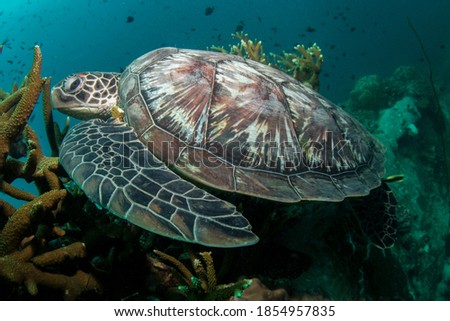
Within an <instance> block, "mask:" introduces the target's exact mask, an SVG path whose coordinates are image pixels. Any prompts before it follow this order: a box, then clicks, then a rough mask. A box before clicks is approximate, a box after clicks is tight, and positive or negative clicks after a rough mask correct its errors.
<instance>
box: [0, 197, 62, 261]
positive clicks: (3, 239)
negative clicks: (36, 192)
mask: <svg viewBox="0 0 450 321" xmlns="http://www.w3.org/2000/svg"><path fill="white" fill-rule="evenodd" d="M66 194H67V191H66V190H53V191H50V192H47V193H45V194H42V195H41V196H39V197H37V198H35V199H34V200H32V201H31V202H29V203H26V204H24V205H22V206H21V207H19V208H18V209H17V211H16V212H15V213H14V214H13V215H12V216H11V217H10V219H9V220H8V222H7V223H6V224H5V226H4V227H3V229H2V231H1V232H0V257H1V256H4V255H6V254H8V253H11V252H12V251H14V250H15V249H17V248H18V245H19V244H20V241H21V240H22V239H23V238H24V237H25V236H26V235H27V232H28V233H29V229H30V227H31V224H32V220H33V219H34V216H35V215H36V214H38V213H39V212H41V211H49V210H52V209H54V208H56V206H57V204H58V203H59V202H60V201H62V200H63V198H64V197H66Z"/></svg>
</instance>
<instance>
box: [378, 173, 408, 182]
mask: <svg viewBox="0 0 450 321" xmlns="http://www.w3.org/2000/svg"><path fill="white" fill-rule="evenodd" d="M404 177H405V175H403V174H398V175H391V176H388V177H386V178H385V179H383V182H386V183H401V182H403V178H404Z"/></svg>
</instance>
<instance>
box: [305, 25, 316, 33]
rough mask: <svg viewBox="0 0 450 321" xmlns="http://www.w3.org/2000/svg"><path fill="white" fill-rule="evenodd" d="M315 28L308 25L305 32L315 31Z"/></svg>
mask: <svg viewBox="0 0 450 321" xmlns="http://www.w3.org/2000/svg"><path fill="white" fill-rule="evenodd" d="M315 31H316V29H314V28H313V27H311V26H309V27H307V28H306V32H315Z"/></svg>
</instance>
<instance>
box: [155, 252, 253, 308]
mask: <svg viewBox="0 0 450 321" xmlns="http://www.w3.org/2000/svg"><path fill="white" fill-rule="evenodd" d="M153 252H154V253H155V254H156V255H157V256H159V257H160V258H161V259H162V260H163V261H166V262H169V263H171V264H172V265H173V266H175V267H176V269H177V271H178V273H179V275H180V278H181V279H182V280H184V283H185V284H186V285H181V284H180V285H178V290H179V291H180V292H182V293H183V294H184V295H186V297H187V299H189V300H194V299H195V300H199V299H202V300H226V299H229V298H231V297H232V296H234V295H236V293H237V295H238V296H240V295H241V293H242V291H243V290H244V289H245V288H247V287H248V286H249V285H250V284H251V280H247V279H244V280H240V281H237V282H235V283H230V284H220V285H217V276H216V271H215V268H214V262H213V258H212V253H211V252H200V253H199V255H200V257H201V259H200V258H199V257H198V256H197V255H195V253H193V252H192V251H190V259H191V264H192V267H193V269H194V271H195V275H194V274H193V273H191V271H190V270H189V269H188V268H187V267H186V266H185V265H184V264H183V263H181V262H180V261H179V260H178V259H176V258H175V257H173V256H171V255H169V254H166V253H164V252H161V251H158V250H154V251H153Z"/></svg>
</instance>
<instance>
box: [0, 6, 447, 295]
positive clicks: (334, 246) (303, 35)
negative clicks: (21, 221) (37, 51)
mask: <svg viewBox="0 0 450 321" xmlns="http://www.w3.org/2000/svg"><path fill="white" fill-rule="evenodd" d="M449 12H450V2H449V1H445V0H430V1H426V2H425V1H407V0H404V1H400V0H397V1H395V0H394V1H392V0H390V1H387V0H381V1H338V0H314V1H312V0H297V1H293V0H292V1H291V0H280V1H276V2H274V1H268V0H258V1H256V0H255V1H253V0H247V1H234V0H223V1H212V0H211V1H203V0H201V1H200V0H193V1H185V0H178V1H176V0H174V1H162V0H161V1H158V0H145V1H144V0H140V1H138V0H132V1H119V0H100V1H87V0H86V1H85V0H79V1H76V2H75V4H74V2H71V1H62V0H52V1H50V0H48V1H46V0H28V1H24V0H15V1H6V0H0V43H1V44H2V47H1V53H0V88H2V89H4V90H5V91H6V92H9V90H10V88H11V87H12V84H13V83H14V82H17V83H18V84H20V83H22V79H23V78H24V77H25V75H26V74H27V73H28V71H29V69H30V66H31V61H32V59H33V47H34V45H39V46H40V47H41V51H42V54H43V62H42V72H41V75H42V76H43V77H52V83H53V84H55V83H56V82H57V81H59V80H61V79H63V78H64V77H66V76H67V75H69V74H71V73H73V72H78V71H116V72H120V71H122V70H123V69H124V68H125V67H126V66H127V65H128V64H129V63H130V62H131V61H132V60H133V59H135V58H137V57H139V56H140V55H142V54H144V53H146V52H148V51H151V50H153V49H156V48H160V47H164V46H173V47H179V48H190V49H207V48H211V47H212V46H223V47H224V48H225V49H228V48H229V46H230V45H233V44H236V43H238V41H237V40H236V39H235V38H233V37H232V36H231V34H232V33H235V32H244V33H247V34H248V35H249V37H250V38H251V39H255V38H256V39H258V40H261V41H262V43H263V46H264V51H265V52H266V53H271V52H272V53H276V54H279V55H281V54H282V53H283V52H284V51H286V52H294V49H293V47H294V46H295V45H297V44H304V45H305V46H306V47H310V46H312V45H313V44H314V43H316V44H317V45H318V46H319V47H320V48H321V50H322V54H323V57H324V62H323V66H322V67H321V71H320V88H319V90H318V91H319V93H320V94H322V95H324V96H325V97H327V98H328V99H330V100H331V101H333V102H335V103H336V104H338V105H340V106H342V107H343V108H344V109H345V110H347V111H348V112H349V113H350V114H352V115H353V116H354V117H355V118H356V119H358V120H359V121H360V122H361V123H363V124H364V125H365V126H366V127H367V128H368V129H369V131H370V132H372V133H373V134H374V135H375V136H377V137H378V138H379V139H380V140H381V142H382V143H383V144H384V145H385V146H386V148H387V152H386V157H387V164H386V168H387V171H386V175H387V176H391V175H403V181H401V182H396V183H392V184H390V187H391V188H392V190H393V191H394V193H395V195H396V197H397V201H398V206H397V218H398V221H399V227H398V231H397V233H398V240H397V244H396V245H395V246H394V247H393V248H392V249H387V250H380V249H378V248H376V247H373V246H370V244H367V240H364V237H362V236H361V235H360V233H359V232H358V227H357V225H358V223H357V222H356V221H355V219H354V218H353V216H354V215H353V216H352V214H351V212H352V209H351V208H354V207H352V204H351V203H350V201H345V202H341V203H336V204H323V203H320V204H319V203H308V204H305V205H302V204H301V205H298V206H296V207H295V208H283V209H277V208H276V207H275V209H274V208H271V209H270V210H273V213H269V214H267V218H265V217H263V218H261V215H260V216H258V215H254V214H252V215H249V216H248V215H247V213H245V212H244V215H246V217H248V218H249V220H250V221H251V222H252V225H255V226H257V227H259V228H260V229H261V230H264V229H265V228H267V226H271V228H272V231H270V232H267V233H266V241H264V242H261V243H262V244H259V245H258V246H255V247H253V248H246V249H241V250H235V252H233V253H231V254H230V253H227V252H226V251H224V250H217V249H213V250H211V249H199V248H196V249H195V252H201V253H205V251H212V257H213V258H214V263H215V267H216V274H217V275H216V276H215V278H217V282H219V283H221V284H225V283H226V284H231V283H233V284H234V287H233V290H235V289H238V288H239V287H243V286H244V285H243V284H242V278H254V280H257V281H253V283H254V284H258V286H259V287H257V288H256V292H257V294H255V298H256V299H269V298H276V299H285V298H291V299H335V300H383V299H388V300H414V299H416V300H449V299H450V237H449V233H450V230H449V222H450V212H449V190H448V187H449V181H448V166H449V162H448V155H446V153H448V149H449V148H450V146H449V142H450V134H449V133H448V131H446V127H448V120H449V117H450V116H449V115H450V111H449V106H450V86H449V75H450V21H449V19H448V13H449ZM421 43H422V45H423V48H422V47H421ZM423 49H424V50H425V52H426V56H425V55H424V51H423ZM428 62H430V64H428ZM430 67H431V68H432V79H431V80H433V83H431V82H430ZM433 87H434V88H433ZM41 105H42V103H41V101H40V100H39V101H38V103H37V104H36V108H35V110H34V112H33V114H32V115H31V117H30V119H29V121H28V124H29V125H30V126H31V127H32V128H33V129H34V130H35V131H36V133H37V135H38V139H39V140H40V142H41V145H42V148H43V152H44V154H45V155H50V154H51V150H50V147H49V145H48V143H47V137H46V129H45V127H44V122H43V119H42V112H41V109H42V107H41ZM65 119H66V117H65V116H64V115H62V114H59V113H57V112H55V113H54V120H55V121H56V122H58V123H59V124H60V126H61V127H62V126H63V125H64V122H65ZM76 122H77V121H76V120H71V124H75V123H76ZM14 185H15V186H16V187H18V188H20V189H25V190H27V191H30V192H32V193H35V194H37V193H38V192H37V189H36V188H35V187H34V185H33V184H27V183H25V182H24V181H23V180H17V181H15V182H14ZM0 198H2V199H4V200H6V201H7V202H10V203H11V204H12V205H13V206H14V207H19V206H21V205H22V204H26V202H25V201H17V200H16V199H14V198H11V197H9V196H7V195H5V194H4V193H2V194H0ZM76 202H77V205H76V206H75V205H73V204H72V206H73V207H74V208H73V209H72V211H73V212H78V213H81V212H83V213H84V214H83V219H82V220H81V221H77V220H74V221H75V223H74V222H72V221H71V215H72V214H71V213H70V211H68V213H69V214H67V215H66V216H64V215H62V217H63V218H64V219H62V220H63V221H61V222H57V224H59V225H60V226H61V227H62V229H63V230H65V231H66V235H65V236H64V237H65V238H66V239H65V240H64V241H61V244H59V245H55V244H53V245H52V246H53V248H57V247H58V246H59V247H61V246H65V245H68V244H71V243H73V242H75V241H80V240H82V241H83V242H84V243H87V244H95V245H92V249H93V250H91V251H90V252H89V253H88V254H83V255H80V257H76V258H74V259H73V261H72V262H64V263H62V264H60V265H59V266H58V265H57V266H56V267H55V266H50V267H49V266H43V267H42V266H41V267H40V269H41V270H42V271H46V272H48V273H54V274H63V275H72V274H74V273H76V271H79V270H82V271H84V272H86V273H87V274H88V275H93V276H95V278H96V280H97V281H96V282H98V284H101V286H102V289H103V290H102V291H94V290H97V289H98V287H96V286H93V287H92V289H91V291H86V292H87V293H82V292H83V291H81V290H80V294H79V296H77V297H69V298H70V299H74V298H77V299H91V298H94V299H99V298H101V299H111V300H112V299H115V300H117V299H127V298H129V299H174V298H175V299H184V298H188V299H205V298H206V299H225V298H228V297H227V295H228V294H229V292H226V291H224V292H221V289H217V288H216V287H214V291H212V290H211V287H212V285H210V287H209V288H208V287H205V286H204V287H200V288H199V287H198V286H197V285H195V284H189V280H188V281H187V282H186V280H185V279H183V277H175V275H176V274H177V273H176V272H177V271H176V267H177V264H178V263H179V262H180V261H181V262H184V264H185V265H186V266H189V259H191V260H192V257H193V256H195V254H193V253H192V250H191V251H190V252H191V253H189V251H187V250H185V249H184V247H183V246H182V245H180V244H176V243H177V242H174V241H172V242H171V241H170V240H166V239H158V238H157V239H156V240H155V239H154V236H149V235H143V234H142V233H141V232H140V231H136V230H133V229H132V228H131V230H130V227H129V226H128V225H127V224H126V223H123V222H120V221H117V220H116V219H114V218H107V219H106V218H105V217H107V216H106V215H104V213H102V212H100V211H99V210H98V209H96V208H95V206H92V205H89V204H88V202H87V201H86V200H83V201H82V202H81V201H79V200H77V201H76ZM81 203H82V204H81ZM249 203H250V204H244V205H247V208H251V209H252V211H255V212H258V211H259V212H261V213H262V212H267V211H268V209H267V208H261V205H260V204H253V203H251V201H249ZM274 213H275V214H274ZM318 213H319V214H320V215H318ZM264 214H266V213H264ZM357 214H358V213H357ZM269 216H270V217H269ZM64 220H65V221H64ZM89 220H91V221H92V223H89V222H88V221H89ZM256 221H258V222H256ZM67 222H69V223H67ZM94 222H95V223H94ZM1 224H3V225H4V224H5V222H3V223H1ZM102 224H103V225H102ZM111 224H112V225H113V227H111ZM100 233H103V234H104V235H106V236H105V237H104V238H100V239H98V236H97V235H98V234H100ZM94 235H95V237H94ZM62 238H63V237H62V236H61V237H59V238H58V237H53V241H55V240H56V239H58V240H61V239H62ZM268 240H270V241H268ZM49 243H50V242H49ZM54 243H55V242H54ZM0 248H1V246H0ZM155 248H159V249H160V250H164V252H166V253H170V254H171V257H172V258H173V257H176V258H177V259H176V262H175V260H173V259H171V258H168V257H167V256H164V255H165V254H161V255H159V256H158V255H155V254H153V252H152V251H153V249H155ZM46 249H48V247H47V248H46ZM42 252H45V250H42ZM197 255H198V254H197ZM0 256H1V251H0ZM200 256H201V257H202V259H203V260H204V265H205V267H206V266H208V262H211V261H212V258H211V257H210V256H208V255H206V254H202V255H200ZM158 258H159V259H161V258H162V259H161V261H158ZM162 261H164V262H165V263H166V264H164V263H162ZM262 261H264V262H265V263H264V264H262V263H261V262H262ZM130 262H132V264H130ZM177 262H178V263H177ZM236 262H239V264H237V263H236ZM174 265H175V267H174ZM3 266H4V265H1V264H0V270H1V269H2V267H3ZM38 266H39V264H38ZM189 268H190V267H189ZM195 272H198V271H195ZM181 274H182V273H181ZM2 275H3V276H5V275H7V274H2ZM155 279H156V280H159V281H158V282H156V281H155ZM198 279H200V280H202V277H201V276H199V277H198ZM206 279H207V278H206V276H205V280H206ZM207 281H208V280H206V281H205V282H206V283H207ZM183 282H184V283H187V285H186V284H184V283H183ZM258 282H259V283H258ZM37 283H38V284H39V282H38V281H37ZM50 283H51V282H50ZM23 284H25V283H23V282H21V281H20V280H18V281H17V280H14V279H8V277H3V278H0V299H10V300H13V299H31V298H33V295H34V296H37V297H38V298H40V299H61V298H67V297H64V296H63V295H62V294H61V293H60V292H58V291H57V290H60V289H59V288H58V287H52V286H50V285H48V284H47V283H45V285H44V286H39V291H34V290H30V288H27V286H26V285H25V286H24V285H23ZM183 284H184V285H183ZM180 285H183V286H187V287H188V288H184V290H182V291H181V292H183V291H184V292H183V293H182V294H179V293H175V294H174V293H173V292H171V291H172V290H170V291H169V290H168V289H172V288H176V287H177V286H180ZM99 287H100V286H99ZM189 287H190V288H189ZM266 287H267V288H266ZM25 288H26V289H25ZM55 288H56V289H57V290H55ZM87 288H88V287H87ZM205 288H206V289H207V290H205ZM268 288H269V289H272V290H274V289H278V290H274V291H269V290H268ZM279 289H283V290H279ZM228 290H229V289H228ZM277 291H278V292H277ZM174 292H176V291H174ZM205 292H208V293H206V294H208V295H209V296H208V295H205ZM244 292H245V291H244ZM224 293H225V294H224ZM252 295H254V294H252ZM251 298H252V297H251V295H250V294H249V299H251Z"/></svg>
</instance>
